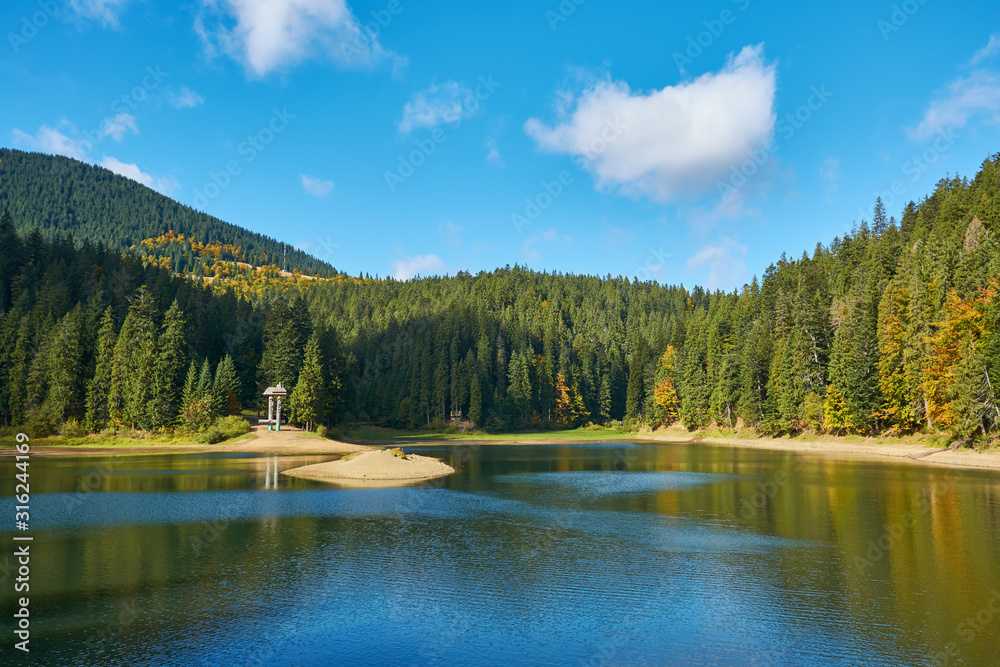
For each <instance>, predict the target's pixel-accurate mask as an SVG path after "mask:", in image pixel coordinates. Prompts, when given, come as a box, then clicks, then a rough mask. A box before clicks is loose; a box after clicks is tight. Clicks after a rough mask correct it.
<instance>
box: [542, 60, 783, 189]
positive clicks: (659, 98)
mask: <svg viewBox="0 0 1000 667" xmlns="http://www.w3.org/2000/svg"><path fill="white" fill-rule="evenodd" d="M775 87H776V75H775V67H774V65H773V64H771V65H768V64H766V63H765V62H764V55H763V46H762V45H760V46H747V47H745V48H744V49H743V50H742V51H741V52H740V53H739V54H738V55H736V56H730V59H729V62H728V63H727V64H726V66H725V67H724V68H723V69H722V70H721V71H719V72H718V73H714V74H713V73H708V74H704V75H702V76H700V77H698V78H697V79H694V80H689V81H684V82H682V83H679V84H677V85H675V86H667V87H665V88H663V89H662V90H653V91H652V92H649V93H643V92H634V93H633V92H632V91H631V90H630V88H629V86H628V84H627V83H624V82H615V81H610V80H605V81H601V82H598V83H596V84H593V85H591V86H589V87H588V88H587V89H586V90H584V91H583V92H582V93H581V94H580V95H578V96H576V95H571V94H568V95H567V94H564V95H563V99H562V101H561V102H560V104H559V105H558V108H559V110H560V122H559V123H558V124H557V125H556V126H555V127H551V128H550V127H548V126H546V125H544V124H543V123H542V122H541V121H540V120H538V119H537V118H531V119H529V120H528V122H527V123H525V126H524V129H525V131H526V132H527V133H528V135H529V136H531V137H532V138H533V139H534V140H535V141H536V142H537V144H538V146H539V148H540V149H542V150H545V151H548V152H552V153H563V154H567V155H574V156H579V157H580V159H581V161H582V163H583V166H585V167H586V168H587V169H588V170H589V171H590V172H591V173H592V174H593V175H594V176H595V178H596V179H597V184H598V187H599V188H619V189H620V191H621V192H622V193H623V194H626V195H629V196H642V195H645V196H649V197H652V198H653V199H656V200H660V201H666V200H672V199H679V198H681V197H684V196H686V195H692V194H698V193H704V192H706V191H708V190H709V189H710V188H712V187H713V186H714V184H715V182H716V181H717V180H718V179H720V178H722V177H724V176H725V175H726V174H727V173H728V172H729V171H730V169H731V167H732V166H733V165H734V164H736V163H738V162H741V161H743V160H745V159H746V158H747V155H748V154H749V153H750V152H751V151H752V150H753V149H754V148H756V147H759V146H761V145H763V144H766V143H767V142H768V141H769V140H770V139H771V137H772V135H773V132H774V123H775V120H776V117H775V113H774V99H775ZM570 110H572V111H571V112H570Z"/></svg>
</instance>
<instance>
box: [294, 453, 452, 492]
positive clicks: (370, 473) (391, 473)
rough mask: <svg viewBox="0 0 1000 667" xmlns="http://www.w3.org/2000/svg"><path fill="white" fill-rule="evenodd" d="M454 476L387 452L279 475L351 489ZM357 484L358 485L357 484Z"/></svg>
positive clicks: (425, 460)
mask: <svg viewBox="0 0 1000 667" xmlns="http://www.w3.org/2000/svg"><path fill="white" fill-rule="evenodd" d="M453 472H455V469H454V468H452V467H451V466H450V465H448V464H447V463H444V462H442V461H439V460H438V459H435V458H432V457H430V456H419V455H417V454H409V455H407V456H406V457H405V458H402V457H399V456H397V455H396V454H394V453H392V452H391V451H388V450H377V451H368V452H362V453H358V454H355V455H353V456H351V457H350V458H346V459H341V460H339V461H329V462H327V463H315V464H313V465H308V466H302V467H301V468H292V469H291V470H283V471H282V473H281V474H283V475H290V476H292V477H303V478H306V479H314V480H319V481H324V482H338V483H341V482H345V481H346V482H353V483H354V484H351V485H352V486H358V485H362V486H367V485H371V486H396V485H397V484H399V483H403V484H407V483H412V482H420V481H425V480H429V479H436V478H438V477H444V476H446V475H450V474H452V473H453ZM359 483H360V484H359Z"/></svg>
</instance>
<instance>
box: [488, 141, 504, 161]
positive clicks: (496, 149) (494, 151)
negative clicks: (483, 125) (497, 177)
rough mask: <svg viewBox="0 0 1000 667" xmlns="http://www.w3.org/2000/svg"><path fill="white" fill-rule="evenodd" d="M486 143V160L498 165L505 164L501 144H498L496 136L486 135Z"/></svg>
mask: <svg viewBox="0 0 1000 667" xmlns="http://www.w3.org/2000/svg"><path fill="white" fill-rule="evenodd" d="M484 143H485V145H486V150H487V152H486V161H487V162H489V163H490V164H495V165H497V166H500V167H502V166H503V155H501V154H500V146H499V145H498V144H497V140H496V138H495V137H486V141H485V142H484Z"/></svg>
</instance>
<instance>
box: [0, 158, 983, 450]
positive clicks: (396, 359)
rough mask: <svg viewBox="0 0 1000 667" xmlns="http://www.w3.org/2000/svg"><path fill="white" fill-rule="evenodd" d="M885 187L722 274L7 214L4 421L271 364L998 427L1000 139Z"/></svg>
mask: <svg viewBox="0 0 1000 667" xmlns="http://www.w3.org/2000/svg"><path fill="white" fill-rule="evenodd" d="M38 185H39V189H41V185H43V184H42V183H41V182H40V181H39V184H38ZM51 189H55V188H51ZM894 206H896V207H898V208H896V210H897V211H899V212H900V217H899V219H898V220H897V219H896V218H894V217H892V216H891V215H890V213H889V212H887V211H886V210H885V206H883V204H882V202H881V200H878V202H877V204H876V206H875V208H874V210H873V212H872V216H871V220H870V222H866V221H861V222H860V224H858V225H856V226H855V228H854V229H852V230H851V232H850V233H848V234H845V235H843V236H841V237H838V238H834V239H833V240H832V241H830V242H829V243H828V244H825V245H824V244H822V243H820V244H817V246H816V248H815V250H813V251H812V252H811V253H802V255H801V256H799V257H798V258H795V257H788V256H786V255H785V254H784V253H782V255H781V256H780V258H778V259H777V261H776V262H775V263H774V264H772V265H771V266H769V267H768V268H767V270H766V271H765V272H764V274H763V275H762V276H760V277H759V278H757V277H755V278H753V279H752V280H751V281H750V283H749V284H746V285H744V286H743V287H742V288H741V289H739V290H736V291H733V292H730V293H725V292H721V291H716V292H709V291H706V290H704V289H702V288H700V287H695V288H693V289H690V290H689V289H687V288H685V287H683V286H671V285H660V284H657V283H655V282H648V281H647V282H642V281H639V280H634V279H631V278H627V277H620V276H619V277H617V278H612V277H610V276H608V277H606V278H600V277H594V276H583V275H563V274H551V273H541V272H536V271H531V270H527V269H524V268H520V267H516V266H515V267H514V268H509V267H508V268H503V269H497V270H495V271H491V272H480V273H479V274H477V275H474V276H473V275H470V274H468V273H464V272H462V273H459V274H457V275H455V276H451V277H432V278H425V279H422V280H411V281H397V280H391V279H388V280H371V279H362V278H349V277H346V276H338V277H334V278H331V279H328V280H307V279H301V280H300V277H299V276H291V277H287V278H286V277H279V276H276V275H274V274H275V273H277V271H276V269H274V268H273V267H271V268H269V269H267V270H262V271H257V270H255V269H252V268H249V267H241V266H239V264H237V263H235V262H231V261H228V263H227V260H226V259H225V258H226V257H227V256H228V255H227V253H229V252H230V250H228V249H226V248H224V247H221V248H220V247H217V246H211V247H210V248H209V250H210V252H209V253H208V254H209V255H211V257H212V258H215V257H216V251H218V261H213V262H208V263H205V262H202V263H200V264H196V268H198V267H200V268H201V271H202V272H201V274H200V275H199V273H198V271H197V270H196V271H195V272H194V274H193V276H192V275H179V274H182V273H183V272H182V271H178V270H176V267H175V264H176V263H178V262H181V260H184V259H185V258H183V257H180V256H179V255H176V254H172V253H173V250H172V248H174V246H176V245H178V244H183V243H184V241H181V240H180V239H179V238H178V237H176V236H173V235H165V236H163V237H162V238H160V237H154V238H151V239H150V240H149V243H148V244H144V247H146V249H147V250H148V253H147V254H145V255H143V256H141V257H140V256H137V254H136V253H130V254H126V255H122V254H121V253H120V252H116V251H112V250H108V249H106V248H102V247H95V246H94V245H92V244H78V245H74V244H73V243H70V242H69V241H68V240H67V239H59V238H53V239H52V240H49V241H47V240H45V239H43V238H42V236H41V235H39V234H34V233H29V234H26V235H25V234H22V235H21V236H20V237H19V236H18V235H17V234H15V233H14V228H15V226H16V227H19V228H21V229H25V228H26V227H28V226H30V225H27V224H25V223H24V222H23V221H21V222H16V223H15V220H14V219H13V217H12V216H11V215H2V216H0V248H2V249H3V251H2V252H0V436H2V435H3V426H4V425H20V424H26V425H27V426H26V427H25V428H26V429H27V431H28V432H29V433H32V434H45V433H51V432H53V431H55V430H57V429H63V430H65V431H66V432H67V433H69V432H74V431H77V430H79V428H80V427H79V425H78V423H77V422H79V421H80V420H82V421H83V423H84V424H85V426H86V428H88V429H89V430H92V431H100V430H103V429H105V428H117V429H122V428H124V429H126V430H130V429H133V428H138V429H143V430H151V429H153V430H158V429H165V428H185V429H189V430H197V429H202V428H205V426H206V425H207V424H208V423H209V422H210V421H211V419H215V418H219V417H224V416H225V415H227V414H229V413H230V412H232V411H234V410H235V409H236V408H238V407H239V404H242V405H243V406H255V405H259V402H260V400H261V392H262V391H263V389H264V388H265V387H267V386H272V385H274V384H276V383H277V382H279V381H280V382H282V383H283V384H284V386H285V387H286V388H288V389H289V391H290V392H291V393H290V396H289V408H290V414H291V419H292V420H293V421H296V422H299V423H306V422H316V423H323V422H326V423H327V424H351V423H375V424H379V425H384V426H395V427H401V428H415V427H432V428H434V427H443V426H444V425H445V424H447V423H448V422H449V421H450V420H452V419H453V418H455V417H459V416H461V418H462V419H464V420H469V421H472V422H473V423H475V424H476V425H478V426H480V427H482V428H487V429H491V430H498V431H500V430H516V429H523V428H550V427H565V426H572V427H576V426H586V425H587V424H588V423H591V422H592V423H604V424H615V425H618V424H622V422H624V426H626V427H629V428H637V427H643V426H646V427H657V426H661V425H669V424H673V423H676V422H678V421H679V422H680V423H682V424H683V425H684V426H685V427H687V428H689V429H697V428H706V427H713V426H715V427H722V428H725V429H728V430H737V429H744V428H749V429H753V430H755V431H756V432H758V433H762V434H772V435H777V434H799V433H833V434H847V433H856V434H862V435H879V434H885V435H898V434H905V433H913V432H915V431H927V432H929V433H932V434H935V438H937V437H941V438H942V439H945V440H956V441H960V442H966V443H977V446H980V445H988V444H989V443H994V444H1000V391H998V390H1000V154H995V155H992V156H991V157H990V158H989V159H987V160H985V161H984V162H983V165H982V168H981V170H980V171H979V173H978V174H976V176H975V177H974V178H971V179H969V178H960V177H952V178H946V179H942V180H941V181H939V182H938V183H937V184H936V186H935V188H934V189H933V191H932V192H931V193H930V194H929V195H928V196H927V197H925V198H923V199H921V200H920V201H919V202H909V203H906V204H905V206H904V205H903V204H902V202H897V203H896V204H895V205H894ZM804 215H808V210H807V211H806V212H805V214H804ZM806 219H807V218H806ZM196 249H197V250H198V252H199V255H198V259H205V258H206V256H205V254H204V251H205V250H206V249H205V247H204V246H201V245H198V246H197V247H196ZM185 261H186V260H185ZM230 265H236V266H237V269H232V267H231V266H230ZM209 278H211V280H210V281H209ZM185 369H186V373H185V372H184V371H185ZM213 369H214V370H213ZM135 378H141V379H142V380H143V381H135ZM147 378H148V379H149V381H148V382H147V381H145V380H146V379H147ZM213 378H214V379H213ZM304 382H305V383H306V384H305V385H303V383H304ZM300 385H303V387H304V388H300ZM223 390H224V391H223ZM297 390H298V391H297Z"/></svg>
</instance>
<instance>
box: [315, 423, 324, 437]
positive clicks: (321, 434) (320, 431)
mask: <svg viewBox="0 0 1000 667" xmlns="http://www.w3.org/2000/svg"><path fill="white" fill-rule="evenodd" d="M316 435H318V436H319V437H321V438H325V437H326V427H325V426H323V425H322V424H320V425H319V426H317V427H316Z"/></svg>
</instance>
